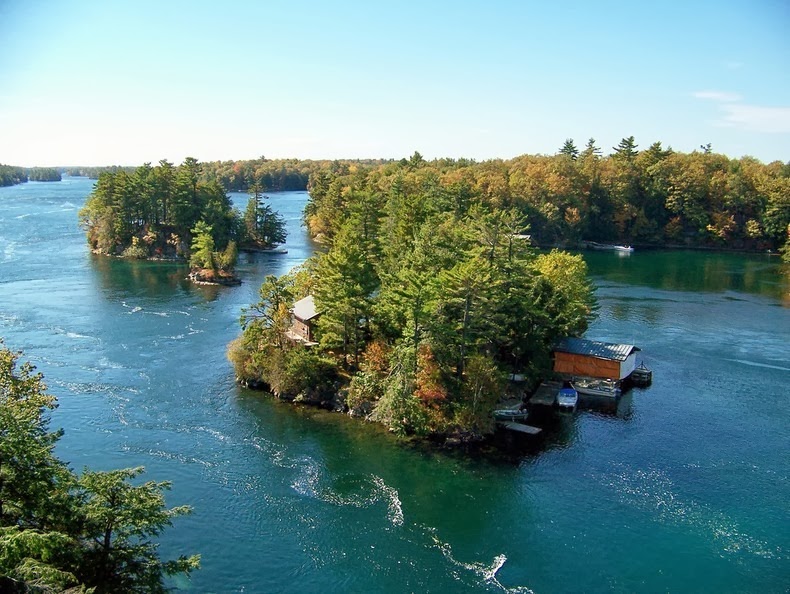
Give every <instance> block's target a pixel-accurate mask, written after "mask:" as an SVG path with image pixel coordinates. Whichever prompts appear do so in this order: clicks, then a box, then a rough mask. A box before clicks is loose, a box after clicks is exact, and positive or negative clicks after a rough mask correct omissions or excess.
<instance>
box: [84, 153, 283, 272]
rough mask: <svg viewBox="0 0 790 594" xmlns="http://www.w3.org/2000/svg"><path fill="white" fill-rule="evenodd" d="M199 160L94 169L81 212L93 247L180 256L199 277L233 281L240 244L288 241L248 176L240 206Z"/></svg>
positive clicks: (249, 246)
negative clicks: (205, 173) (130, 168)
mask: <svg viewBox="0 0 790 594" xmlns="http://www.w3.org/2000/svg"><path fill="white" fill-rule="evenodd" d="M201 170H202V165H201V164H200V163H199V162H198V161H197V160H196V159H193V158H187V159H185V160H184V162H183V163H182V164H181V165H179V166H174V165H173V164H172V163H169V162H168V161H165V160H162V161H160V162H159V164H158V165H157V166H155V167H152V166H151V165H150V164H148V163H146V164H144V165H142V166H140V167H138V168H136V169H135V170H134V171H133V172H131V173H129V172H127V171H126V170H124V169H116V170H114V171H105V172H103V173H101V174H100V175H99V179H98V180H97V182H96V185H95V187H94V190H93V192H92V193H91V195H90V196H89V197H88V200H87V202H86V203H85V206H84V208H83V209H82V210H80V213H79V216H80V220H81V224H82V226H83V227H84V228H85V230H86V233H87V239H88V243H89V245H90V246H91V249H92V250H93V251H94V252H95V253H97V254H103V255H113V256H122V257H126V258H138V259H148V258H158V259H185V260H188V261H189V262H190V264H191V266H192V268H193V272H192V275H191V277H192V279H193V280H195V281H197V282H208V283H220V284H228V283H234V282H237V279H236V277H235V276H234V274H233V268H234V266H235V264H236V257H237V253H238V252H237V251H238V249H269V248H271V247H272V246H274V245H276V244H279V243H282V242H284V241H285V223H284V221H283V220H282V217H280V216H279V215H278V214H277V213H275V212H274V211H273V210H272V208H271V206H269V205H268V204H267V203H266V200H265V197H264V196H263V195H262V194H261V192H260V189H259V187H258V186H257V185H256V184H254V183H253V184H252V191H251V196H250V199H249V201H248V204H247V208H246V210H245V212H244V213H241V212H240V211H238V210H236V209H234V208H233V206H232V204H231V201H230V198H229V197H228V195H227V193H226V191H225V189H224V188H223V187H222V186H221V185H220V184H219V183H218V182H217V181H216V180H211V181H203V180H202V178H201Z"/></svg>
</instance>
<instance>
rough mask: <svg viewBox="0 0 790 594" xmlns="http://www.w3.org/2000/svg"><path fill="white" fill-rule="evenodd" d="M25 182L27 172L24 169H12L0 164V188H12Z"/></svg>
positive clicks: (9, 166)
mask: <svg viewBox="0 0 790 594" xmlns="http://www.w3.org/2000/svg"><path fill="white" fill-rule="evenodd" d="M26 181H27V171H25V169H24V167H13V166H11V165H2V164H0V186H13V185H16V184H23V183H25V182H26Z"/></svg>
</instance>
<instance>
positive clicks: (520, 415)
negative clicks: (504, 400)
mask: <svg viewBox="0 0 790 594" xmlns="http://www.w3.org/2000/svg"><path fill="white" fill-rule="evenodd" d="M528 416H529V411H527V410H522V409H521V408H500V409H497V410H495V411H494V419H495V420H497V421H518V422H523V421H526V420H527V417H528Z"/></svg>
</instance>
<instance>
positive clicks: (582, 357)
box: [554, 338, 641, 381]
mask: <svg viewBox="0 0 790 594" xmlns="http://www.w3.org/2000/svg"><path fill="white" fill-rule="evenodd" d="M639 350H641V349H640V348H639V347H637V346H634V345H632V344H613V343H609V342H598V341H596V340H586V339H584V338H563V339H562V340H561V341H560V342H559V343H557V345H556V346H555V347H554V371H555V372H557V373H561V374H564V375H570V376H584V377H599V378H605V379H611V380H615V381H617V380H622V379H625V378H626V377H628V376H629V375H631V372H633V371H634V369H635V368H636V353H637V352H638V351H639Z"/></svg>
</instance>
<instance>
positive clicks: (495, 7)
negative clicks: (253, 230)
mask: <svg viewBox="0 0 790 594" xmlns="http://www.w3.org/2000/svg"><path fill="white" fill-rule="evenodd" d="M630 135H634V136H635V137H636V141H637V143H638V144H639V146H640V148H646V147H647V146H649V145H650V144H651V143H652V142H654V141H656V140H660V141H662V143H663V144H664V146H667V145H671V146H672V147H673V148H675V149H676V150H681V151H691V150H694V149H696V148H698V147H699V145H700V144H706V143H708V142H710V143H712V145H713V149H714V151H717V152H722V153H725V154H727V155H730V156H732V157H740V156H742V155H752V156H755V157H757V158H759V159H761V160H763V161H765V162H769V161H773V160H777V159H779V160H781V161H785V162H786V161H788V160H790V2H787V1H786V0H783V1H778V0H773V1H769V0H750V1H749V0H744V1H728V0H718V1H694V0H686V1H682V2H677V1H671V0H670V1H665V2H641V1H639V0H630V1H624V2H607V1H605V0H604V1H595V2H591V1H585V0H580V1H571V0H566V1H563V2H555V3H550V2H543V1H531V0H530V1H527V0H523V1H512V2H506V1H496V0H492V1H490V2H479V1H474V2H473V1H469V2H466V1H462V0H456V1H451V2H432V1H430V0H422V1H420V2H411V1H402V2H377V1H374V0H366V1H358V2H352V1H345V0H343V1H339V0H336V1H326V2H324V1H300V0H286V1H279V0H271V1H268V0H267V1H235V0H225V1H214V2H204V1H200V0H184V1H166V0H137V1H128V2H121V1H115V0H101V1H99V0H96V1H90V0H72V1H66V0H61V1H54V0H53V1H49V2H48V1H41V0H0V163H8V164H14V165H23V166H32V165H69V164H82V165H108V164H129V165H136V164H140V163H142V162H145V161H151V162H156V161H158V160H159V159H162V158H167V159H169V160H171V161H176V162H180V161H181V160H182V159H183V158H184V157H185V156H194V157H196V158H198V159H200V160H204V161H205V160H214V159H223V160H224V159H248V158H255V157H258V156H260V155H266V156H267V157H270V158H278V157H297V158H365V157H382V158H389V157H396V158H400V157H403V156H408V155H410V154H411V153H413V152H414V151H415V150H418V151H420V152H421V153H422V154H423V155H424V156H425V157H427V158H434V157H444V156H447V157H471V158H475V159H488V158H497V157H499V158H512V157H515V156H517V155H520V154H524V153H546V154H553V153H555V152H556V151H557V150H558V148H559V147H560V146H561V144H562V143H563V141H564V140H565V139H566V138H573V139H575V141H576V143H577V145H579V146H583V145H584V144H585V142H586V141H587V139H588V138H590V137H594V138H595V139H596V140H597V144H598V145H599V146H601V147H602V148H603V149H604V152H605V153H608V152H610V151H611V147H612V146H614V145H615V144H617V142H618V141H619V140H620V139H621V138H623V137H625V136H630Z"/></svg>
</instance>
